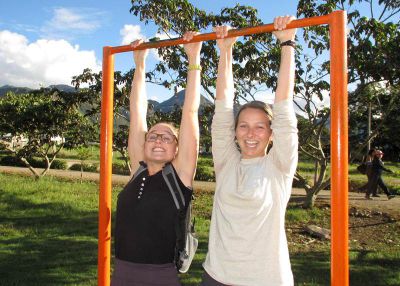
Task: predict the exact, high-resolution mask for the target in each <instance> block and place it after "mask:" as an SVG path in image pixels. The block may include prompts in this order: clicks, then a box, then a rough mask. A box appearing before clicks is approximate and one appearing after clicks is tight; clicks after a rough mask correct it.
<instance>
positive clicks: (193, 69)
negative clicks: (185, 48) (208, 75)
mask: <svg viewBox="0 0 400 286" xmlns="http://www.w3.org/2000/svg"><path fill="white" fill-rule="evenodd" d="M195 70H198V71H201V66H200V65H188V71H195Z"/></svg>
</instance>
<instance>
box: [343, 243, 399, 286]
mask: <svg viewBox="0 0 400 286" xmlns="http://www.w3.org/2000/svg"><path fill="white" fill-rule="evenodd" d="M399 254H400V251H399V248H398V247H397V250H396V248H393V251H390V252H389V251H386V252H385V251H380V252H378V251H371V250H370V251H366V250H359V251H351V253H350V256H351V259H350V285H352V286H353V285H356V286H357V285H360V286H361V285H371V286H372V285H374V286H375V285H377V286H378V285H388V286H392V285H393V286H394V285H400V271H399V266H400V255H399Z"/></svg>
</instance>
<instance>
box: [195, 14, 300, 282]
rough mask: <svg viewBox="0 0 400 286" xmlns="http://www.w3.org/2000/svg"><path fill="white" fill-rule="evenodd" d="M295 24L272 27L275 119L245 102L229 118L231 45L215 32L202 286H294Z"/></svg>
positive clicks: (281, 20) (223, 32) (281, 21)
mask: <svg viewBox="0 0 400 286" xmlns="http://www.w3.org/2000/svg"><path fill="white" fill-rule="evenodd" d="M292 20H293V17H289V16H286V17H277V18H275V20H274V27H275V29H276V30H277V31H275V32H274V35H275V36H276V37H277V38H278V40H279V42H280V45H281V63H280V68H279V77H278V84H277V88H276V93H275V102H274V108H273V112H274V114H273V117H272V110H271V109H270V108H269V107H268V106H267V105H266V104H265V103H263V102H250V103H247V104H245V105H243V106H242V107H241V109H240V110H239V111H238V114H237V115H236V118H234V113H233V99H234V84H233V74H232V61H233V59H232V49H233V44H234V42H235V41H236V39H235V38H225V37H226V36H227V34H228V30H229V28H228V27H226V26H222V27H216V28H215V31H216V33H217V38H219V39H218V40H217V45H218V47H219V49H220V60H219V65H218V79H217V88H216V100H215V115H214V118H213V123H212V152H213V160H214V168H215V174H216V190H215V195H214V204H213V212H212V218H211V225H210V235H209V244H208V253H207V257H206V260H205V262H204V264H203V266H204V269H205V271H206V272H205V273H204V276H203V282H202V285H203V286H217V285H218V286H221V285H246V286H247V285H252V286H257V285H259V286H261V285H285V286H287V285H293V275H292V271H291V267H290V260H289V251H288V245H287V241H286V235H285V227H284V225H285V211H286V206H287V203H288V201H289V197H290V193H291V188H292V181H293V176H294V172H295V170H296V165H297V156H298V155H297V154H298V152H297V146H298V137H297V127H296V126H297V120H296V116H295V113H294V108H293V101H292V97H293V88H294V74H295V63H294V52H295V49H294V39H295V34H296V30H295V29H289V30H283V29H285V28H286V25H287V24H288V23H290V22H291V21H292ZM272 139H273V142H274V144H273V146H272V148H271V149H270V151H269V152H268V154H267V149H268V146H269V145H270V143H271V141H272ZM237 146H239V149H240V150H238V148H237Z"/></svg>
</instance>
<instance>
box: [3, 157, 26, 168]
mask: <svg viewBox="0 0 400 286" xmlns="http://www.w3.org/2000/svg"><path fill="white" fill-rule="evenodd" d="M0 165H2V166H14V167H26V165H25V163H24V162H22V161H21V160H20V159H19V158H17V157H14V156H4V157H1V158H0Z"/></svg>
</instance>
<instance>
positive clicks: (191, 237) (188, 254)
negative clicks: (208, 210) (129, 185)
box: [133, 163, 199, 273]
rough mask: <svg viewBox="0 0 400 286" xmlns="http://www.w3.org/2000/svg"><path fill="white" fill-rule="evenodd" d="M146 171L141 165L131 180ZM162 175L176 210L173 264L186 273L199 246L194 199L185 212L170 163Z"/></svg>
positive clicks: (184, 203)
mask: <svg viewBox="0 0 400 286" xmlns="http://www.w3.org/2000/svg"><path fill="white" fill-rule="evenodd" d="M146 169H147V167H146V165H145V164H142V163H141V164H140V166H139V169H138V170H137V171H136V172H135V174H134V175H133V178H136V177H137V176H138V175H139V174H140V173H142V172H144V171H145V170H146ZM162 175H163V178H164V180H165V183H166V184H167V186H168V189H169V191H170V193H171V196H172V198H173V200H174V203H175V206H176V209H177V210H178V223H177V224H176V225H175V232H176V244H175V257H174V264H175V266H176V269H177V270H178V271H179V272H180V273H186V272H187V271H188V270H189V267H190V264H191V263H192V260H193V258H194V254H195V253H196V250H197V246H198V244H199V242H198V239H197V238H196V232H195V229H194V225H195V219H193V221H192V200H193V198H194V197H193V196H192V198H191V200H190V201H189V205H188V206H187V208H186V211H185V205H186V202H185V198H184V196H183V193H182V190H181V188H180V187H179V184H178V181H177V180H176V176H175V172H174V170H173V167H172V164H171V163H167V164H166V165H165V167H164V168H163V170H162Z"/></svg>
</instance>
